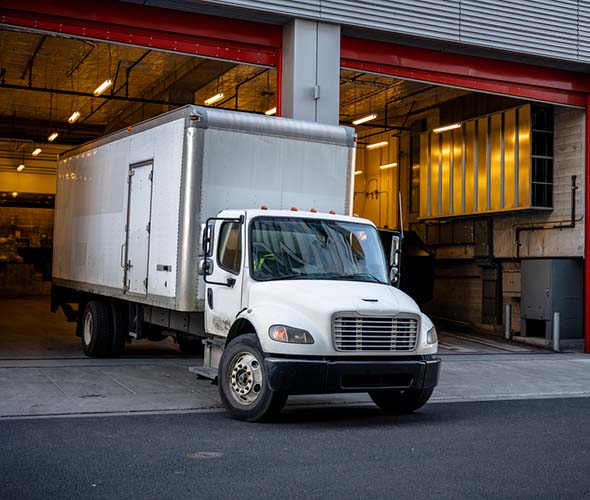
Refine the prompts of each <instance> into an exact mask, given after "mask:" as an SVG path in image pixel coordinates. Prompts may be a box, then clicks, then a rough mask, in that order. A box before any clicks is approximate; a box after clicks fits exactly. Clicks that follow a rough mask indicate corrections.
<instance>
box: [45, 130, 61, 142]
mask: <svg viewBox="0 0 590 500" xmlns="http://www.w3.org/2000/svg"><path fill="white" fill-rule="evenodd" d="M58 135H59V134H58V133H57V132H53V134H51V135H50V136H49V137H48V138H47V140H48V141H49V142H53V141H55V139H57V136H58Z"/></svg>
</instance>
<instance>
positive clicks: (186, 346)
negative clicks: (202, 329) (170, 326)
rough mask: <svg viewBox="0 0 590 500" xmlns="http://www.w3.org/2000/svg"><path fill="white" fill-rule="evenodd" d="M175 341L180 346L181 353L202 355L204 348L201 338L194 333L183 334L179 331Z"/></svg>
mask: <svg viewBox="0 0 590 500" xmlns="http://www.w3.org/2000/svg"><path fill="white" fill-rule="evenodd" d="M176 343H177V344H178V347H179V348H180V352H182V354H186V355H187V356H202V355H203V352H204V350H205V346H204V345H203V339H202V338H201V337H196V336H194V335H185V334H182V333H179V334H178V335H177V336H176Z"/></svg>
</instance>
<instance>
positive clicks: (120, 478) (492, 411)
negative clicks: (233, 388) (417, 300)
mask: <svg viewBox="0 0 590 500" xmlns="http://www.w3.org/2000/svg"><path fill="white" fill-rule="evenodd" d="M589 414H590V399H589V398H578V399H546V400H519V401H495V402H473V403H442V404H432V405H427V406H426V407H425V408H423V409H422V410H420V411H418V412H416V413H414V414H412V415H406V416H398V417H392V416H385V415H383V414H382V413H381V412H379V411H378V410H376V409H375V408H372V407H368V406H367V407H362V406H361V407H359V406H354V407H347V408H337V407H323V408H314V409H310V408H291V409H289V410H288V411H287V412H285V413H284V414H283V415H281V416H280V417H279V420H278V421H277V422H275V423H271V424H250V423H243V422H239V421H235V420H230V419H229V418H227V417H226V416H225V414H223V413H218V412H208V413H207V412H206V413H193V414H176V415H134V416H116V417H114V416H111V417H70V418H44V419H18V420H3V421H0V450H1V453H0V470H1V471H2V474H0V498H2V500H29V499H31V500H33V499H40V500H41V499H43V500H48V499H56V500H58V499H59V500H63V499H69V498H85V499H109V500H116V499H150V500H152V499H174V500H180V499H191V500H195V499H198V500H206V499H232V500H239V499H249V500H251V499H256V500H264V499H269V500H270V499H272V500H276V499H323V500H329V499H413V500H420V499H429V500H430V499H437V500H444V499H449V500H457V499H469V500H472V499H495V500H497V499H522V500H524V499H535V500H538V499H551V500H558V499H564V500H582V499H590V475H589V474H588V466H589V465H590V434H589V433H588V432H587V430H586V429H587V425H588V415H589Z"/></svg>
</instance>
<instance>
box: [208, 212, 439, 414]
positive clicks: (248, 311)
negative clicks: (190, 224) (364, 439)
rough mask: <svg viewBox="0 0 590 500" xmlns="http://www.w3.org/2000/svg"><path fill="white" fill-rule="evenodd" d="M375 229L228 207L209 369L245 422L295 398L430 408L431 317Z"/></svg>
mask: <svg viewBox="0 0 590 500" xmlns="http://www.w3.org/2000/svg"><path fill="white" fill-rule="evenodd" d="M398 268H399V242H393V244H392V252H391V254H390V256H389V259H387V258H386V256H385V254H384V252H383V248H382V245H381V241H380V238H379V234H378V231H377V228H376V227H375V225H374V224H373V223H372V222H371V221H369V220H366V219H362V218H359V217H351V216H344V215H336V214H334V213H317V212H316V211H309V212H303V211H298V210H296V209H292V210H267V209H256V210H225V211H222V212H220V213H219V214H218V216H217V217H214V218H211V219H209V220H208V221H207V224H206V225H205V227H204V228H203V241H202V256H201V265H200V270H201V271H200V272H201V274H202V276H203V277H204V282H205V287H206V290H205V297H206V300H205V331H206V332H207V334H208V335H209V338H208V339H207V340H206V349H205V358H204V360H205V362H204V367H203V369H204V370H205V371H207V373H208V374H209V375H210V374H212V373H213V374H217V377H218V383H219V391H220V395H221V398H222V401H223V403H224V404H225V406H226V408H227V409H228V410H229V412H230V413H231V414H232V415H233V416H234V417H237V418H241V419H245V420H260V419H263V418H266V417H269V416H271V415H272V414H273V413H276V412H277V411H279V410H280V409H281V407H282V406H283V405H284V403H285V402H286V399H287V397H288V395H290V394H324V393H342V392H368V393H369V395H370V397H371V398H372V399H373V401H374V402H375V403H376V404H377V405H378V406H379V407H381V408H382V409H384V410H386V411H389V412H400V413H403V412H407V411H412V410H414V409H417V408H419V407H421V406H422V405H424V404H425V403H426V401H427V400H428V399H429V397H430V395H431V394H432V390H433V389H434V387H435V386H436V384H437V382H438V374H439V368H440V360H439V359H437V358H436V357H435V356H434V355H435V354H436V352H437V348H438V342H437V336H436V330H435V327H434V325H433V324H432V322H431V320H430V319H429V318H428V317H427V316H426V315H425V314H423V313H422V312H421V311H420V309H419V307H418V306H417V304H416V303H415V302H414V301H413V300H412V299H411V298H410V297H409V296H408V295H406V294H404V293H403V292H401V291H400V290H399V289H397V288H395V287H394V286H393V285H392V281H395V279H396V276H397V272H398Z"/></svg>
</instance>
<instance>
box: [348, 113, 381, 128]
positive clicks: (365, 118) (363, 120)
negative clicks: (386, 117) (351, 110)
mask: <svg viewBox="0 0 590 500" xmlns="http://www.w3.org/2000/svg"><path fill="white" fill-rule="evenodd" d="M375 118H377V115H376V114H375V113H373V114H370V115H367V116H363V117H362V118H358V119H356V120H354V121H353V122H352V124H353V125H360V124H361V123H367V122H370V121H371V120H374V119H375Z"/></svg>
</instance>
